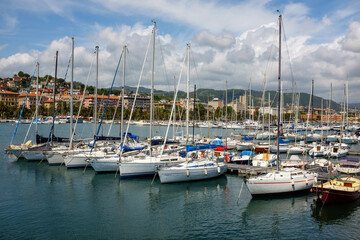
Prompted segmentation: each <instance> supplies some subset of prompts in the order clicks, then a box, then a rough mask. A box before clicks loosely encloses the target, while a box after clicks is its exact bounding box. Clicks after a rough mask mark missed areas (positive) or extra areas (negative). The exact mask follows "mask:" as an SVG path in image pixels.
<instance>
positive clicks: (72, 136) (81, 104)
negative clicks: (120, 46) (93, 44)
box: [69, 52, 96, 148]
mask: <svg viewBox="0 0 360 240" xmlns="http://www.w3.org/2000/svg"><path fill="white" fill-rule="evenodd" d="M95 59H96V52H94V58H93V60H92V61H91V63H90V68H89V72H88V76H87V78H86V82H85V86H84V91H83V95H82V98H81V102H80V105H79V110H78V114H77V118H76V121H75V125H74V131H73V132H72V135H71V138H70V144H69V147H70V148H72V142H73V138H74V135H75V131H76V127H77V124H78V120H79V116H80V112H81V109H82V106H83V103H84V99H85V93H86V88H87V84H88V81H89V79H90V73H91V69H92V66H93V64H94V62H95ZM83 130H84V128H83V129H82V131H83Z"/></svg>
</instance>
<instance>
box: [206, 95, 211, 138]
mask: <svg viewBox="0 0 360 240" xmlns="http://www.w3.org/2000/svg"><path fill="white" fill-rule="evenodd" d="M206 115H207V121H208V129H207V130H208V132H207V137H208V138H209V137H210V120H209V96H208V100H207V113H206Z"/></svg>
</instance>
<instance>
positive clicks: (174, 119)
mask: <svg viewBox="0 0 360 240" xmlns="http://www.w3.org/2000/svg"><path fill="white" fill-rule="evenodd" d="M175 94H176V79H175V76H174V101H175V108H174V116H173V140H174V141H175V123H176V99H175V96H176V95H175Z"/></svg>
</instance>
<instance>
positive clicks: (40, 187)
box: [0, 123, 360, 239]
mask: <svg viewBox="0 0 360 240" xmlns="http://www.w3.org/2000/svg"><path fill="white" fill-rule="evenodd" d="M27 127H28V125H20V127H19V131H18V134H17V137H16V138H15V143H19V142H22V141H23V137H24V136H25V134H26V131H27ZM68 127H69V126H68V125H57V126H56V128H55V133H56V135H58V136H64V137H65V136H67V134H68ZM108 127H109V126H108V125H107V126H105V128H104V134H105V133H107V129H108ZM14 128H15V126H14V125H13V124H11V123H2V124H0V158H1V159H0V239H360V204H359V201H358V202H355V203H353V204H347V205H345V206H338V205H335V206H324V207H322V206H317V205H316V204H314V202H313V200H314V199H315V196H314V195H313V194H311V193H309V194H306V195H302V196H289V197H282V198H267V199H252V198H251V196H250V194H249V192H248V191H247V189H246V187H245V188H244V189H243V191H242V194H241V196H240V199H238V196H239V192H240V189H241V185H242V178H241V177H238V176H237V175H233V174H227V175H226V176H223V177H221V178H217V179H213V180H211V181H201V182H193V183H179V184H167V185H166V184H161V183H160V181H159V180H158V179H156V180H155V181H154V183H153V184H152V185H151V182H152V178H138V179H121V180H120V179H119V177H115V175H114V174H96V173H95V172H94V171H93V170H92V169H87V170H86V171H84V169H71V170H67V169H66V167H64V166H48V164H47V162H41V163H40V162H27V161H26V160H15V159H14V158H13V157H11V156H8V155H6V154H5V153H4V150H3V149H4V148H5V147H6V146H7V145H8V144H9V142H10V139H11V136H12V134H13V130H14ZM39 128H40V129H39V132H40V133H41V134H43V135H46V134H47V131H48V129H49V126H48V125H41V126H40V127H39ZM155 128H157V131H159V135H160V134H161V133H163V132H164V131H165V130H164V129H165V128H163V127H155ZM92 130H93V126H92V125H90V124H81V125H80V126H79V128H78V133H79V135H81V134H82V136H86V137H90V136H91V131H92ZM155 130H156V129H155ZM131 131H132V132H133V133H134V134H138V135H140V136H146V135H147V134H148V127H138V126H132V127H131ZM202 131H203V133H204V134H205V135H206V134H207V130H206V129H205V130H204V129H203V130H202ZM112 132H115V133H116V132H117V133H118V132H119V126H118V125H117V126H114V129H113V131H112ZM197 132H200V130H199V129H197ZM212 134H213V135H221V134H225V131H224V130H220V129H218V130H215V131H213V132H212ZM33 135H34V133H33V131H31V132H30V136H31V139H33ZM113 135H116V134H113Z"/></svg>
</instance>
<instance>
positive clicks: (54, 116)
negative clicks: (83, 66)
mask: <svg viewBox="0 0 360 240" xmlns="http://www.w3.org/2000/svg"><path fill="white" fill-rule="evenodd" d="M71 58H72V54H70V58H69V62H68V65H67V68H66V72H65V77H64V82H63V84H62V86H63V87H64V86H65V83H66V77H67V74H68V71H69V68H70V62H71ZM55 87H56V86H55ZM54 95H55V96H56V92H54ZM61 95H62V91H61V89H60V94H59V101H58V103H57V105H56V99H54V104H55V105H56V110H55V111H54V115H53V121H52V126H51V130H50V133H49V138H48V141H47V142H50V140H51V139H52V138H53V137H54V136H52V134H53V129H54V126H55V118H56V114H57V112H58V110H59V105H60V99H61ZM54 135H55V134H54Z"/></svg>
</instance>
